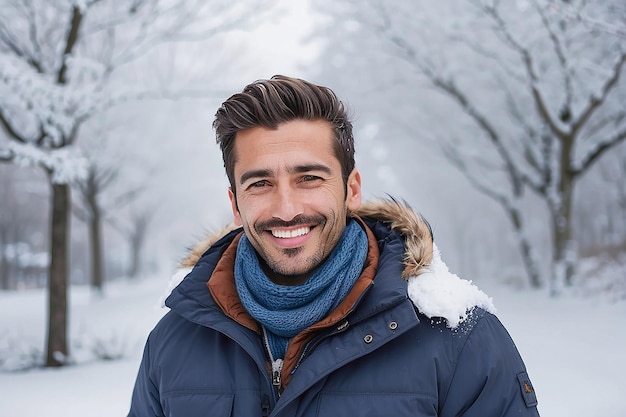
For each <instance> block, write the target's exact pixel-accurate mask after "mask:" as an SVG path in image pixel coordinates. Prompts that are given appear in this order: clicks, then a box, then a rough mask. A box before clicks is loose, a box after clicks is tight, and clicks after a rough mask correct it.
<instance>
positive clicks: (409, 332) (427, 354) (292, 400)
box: [128, 201, 539, 417]
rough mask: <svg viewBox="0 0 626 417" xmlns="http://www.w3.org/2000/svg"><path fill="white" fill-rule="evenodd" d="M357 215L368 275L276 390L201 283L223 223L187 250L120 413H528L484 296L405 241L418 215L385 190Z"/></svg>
mask: <svg viewBox="0 0 626 417" xmlns="http://www.w3.org/2000/svg"><path fill="white" fill-rule="evenodd" d="M359 215H361V216H362V218H363V220H364V221H365V223H366V224H367V226H368V227H369V228H370V229H371V230H372V232H373V233H374V235H375V236H376V238H377V240H378V245H379V249H380V256H379V262H378V271H377V274H376V277H375V279H374V285H372V286H371V287H370V288H369V289H368V290H367V292H366V293H365V294H364V295H363V297H362V298H361V300H360V301H359V304H358V305H357V306H356V308H355V309H354V311H352V312H351V313H350V314H349V315H348V316H347V318H346V320H345V322H342V323H341V324H339V325H338V326H337V327H334V328H331V329H328V330H327V331H324V332H322V333H321V334H319V335H317V336H316V337H315V338H314V339H313V340H311V341H310V342H309V344H308V345H307V348H306V350H305V354H303V355H302V358H301V359H300V362H299V364H298V366H297V367H296V368H295V369H294V371H293V372H292V379H291V381H290V383H289V385H287V387H286V389H285V391H284V392H283V393H282V395H280V396H278V394H277V392H276V390H275V389H274V386H273V385H272V381H271V378H270V374H269V372H268V362H267V357H266V354H265V350H264V347H263V343H262V339H261V337H260V335H259V334H258V333H257V332H255V331H253V330H251V329H249V328H247V327H244V326H241V325H239V324H237V323H236V322H234V321H233V320H231V319H229V318H228V317H226V316H225V315H224V313H223V312H222V311H221V309H220V308H219V306H217V305H216V304H215V302H214V301H213V299H212V297H211V294H210V292H209V291H208V289H207V286H206V283H207V281H208V280H209V278H210V277H211V274H212V272H213V269H214V268H215V265H216V264H217V261H218V260H219V259H220V256H221V254H222V253H223V251H224V250H225V249H226V247H227V246H228V245H229V243H230V242H231V241H232V239H233V238H234V237H235V235H236V234H237V233H238V231H232V232H229V233H227V234H226V235H225V236H223V237H221V238H220V239H219V240H217V241H214V239H213V240H211V241H209V242H206V243H205V245H206V246H207V247H208V246H210V247H209V248H208V250H206V252H205V251H204V248H201V250H197V251H196V252H195V254H192V256H191V258H190V259H188V260H187V263H188V264H193V269H192V270H191V272H189V274H187V275H186V277H185V278H184V280H182V282H180V284H178V285H177V286H176V287H175V288H174V289H173V291H172V293H171V295H170V296H169V297H168V298H167V301H166V304H167V306H168V307H170V309H171V311H169V312H168V313H167V314H166V315H165V316H164V317H163V319H162V320H161V321H160V322H159V323H158V324H157V326H156V327H155V329H154V330H153V331H152V332H151V333H150V335H149V337H148V341H147V343H146V346H145V350H144V356H143V359H142V362H141V365H140V369H139V373H138V376H137V382H136V385H135V389H134V391H133V396H132V403H131V408H130V412H129V414H128V415H129V417H147V416H185V417H195V416H209V415H210V416H242V417H248V416H276V417H278V416H282V417H287V416H289V417H293V416H298V417H300V416H302V417H305V416H306V417H308V416H350V417H354V416H395V417H402V416H413V417H426V416H433V417H434V416H439V417H452V416H462V417H512V416H525V417H536V416H538V415H539V414H538V411H537V408H536V404H537V401H536V397H535V393H534V390H533V388H532V384H531V382H530V379H529V378H528V375H527V373H526V369H525V366H524V363H523V361H522V359H521V357H520V355H519V353H518V351H517V349H516V347H515V345H514V343H513V341H512V340H511V338H510V337H509V334H508V333H507V331H506V330H505V328H504V327H503V326H502V324H501V323H500V321H499V320H498V319H497V318H496V316H495V315H494V314H492V311H493V304H492V303H491V300H490V299H489V298H488V297H486V296H485V295H484V294H483V293H482V292H480V291H479V290H478V289H477V288H475V287H474V286H473V285H471V283H469V282H467V281H464V280H461V279H459V278H458V277H456V276H455V275H453V274H450V273H449V272H448V270H447V268H446V267H445V264H443V263H442V262H441V260H440V258H439V256H438V251H437V250H436V247H435V248H434V250H433V246H432V241H430V244H426V246H423V245H422V244H421V243H420V242H417V243H416V242H411V240H410V239H411V236H410V234H411V233H412V232H413V231H415V230H416V229H414V228H416V227H417V228H420V230H422V232H423V225H424V224H423V223H422V224H421V225H415V224H414V223H416V222H417V223H419V222H422V220H421V218H419V216H417V215H416V214H415V213H413V212H412V211H410V210H409V209H408V208H407V207H406V206H404V205H402V204H398V203H397V202H394V201H385V202H379V203H376V204H373V205H366V206H365V208H364V210H362V211H360V212H359ZM407 227H408V228H407ZM407 236H409V238H407ZM421 238H423V236H422V237H421ZM211 243H212V244H211ZM427 243H428V242H427ZM424 248H426V255H424V254H423V253H422V254H417V256H416V252H419V251H423V250H424ZM429 248H430V249H429ZM424 259H425V260H426V262H424ZM187 266H191V265H187ZM403 278H404V279H403ZM437 279H440V282H439V283H440V284H441V285H439V286H437V285H436V284H437V281H436V280H437Z"/></svg>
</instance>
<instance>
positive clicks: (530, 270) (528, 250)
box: [507, 207, 541, 288]
mask: <svg viewBox="0 0 626 417" xmlns="http://www.w3.org/2000/svg"><path fill="white" fill-rule="evenodd" d="M507 211H508V214H509V217H510V219H511V222H512V223H513V227H514V229H515V234H516V236H517V243H518V245H519V250H520V254H521V255H522V261H523V262H524V269H525V270H526V274H527V275H528V279H529V280H530V285H531V287H533V288H541V276H540V273H539V267H538V262H537V259H536V258H535V256H534V254H533V250H532V245H531V244H530V242H529V240H528V237H527V236H526V233H525V230H524V226H523V222H522V217H521V214H520V212H519V211H517V210H515V209H512V208H511V207H509V208H507Z"/></svg>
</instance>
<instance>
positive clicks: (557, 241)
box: [550, 178, 578, 295]
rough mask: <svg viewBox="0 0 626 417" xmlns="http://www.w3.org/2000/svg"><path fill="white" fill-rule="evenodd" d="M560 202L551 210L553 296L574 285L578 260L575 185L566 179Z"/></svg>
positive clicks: (563, 182)
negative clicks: (575, 229) (573, 230)
mask: <svg viewBox="0 0 626 417" xmlns="http://www.w3.org/2000/svg"><path fill="white" fill-rule="evenodd" d="M561 183H562V187H561V192H560V201H559V202H558V203H557V204H556V205H554V206H553V207H551V208H550V215H551V219H550V220H551V223H552V285H551V290H550V292H551V294H552V295H558V294H559V293H560V292H561V291H562V290H563V288H564V287H565V286H570V285H571V284H572V278H573V276H574V272H575V266H576V262H577V260H578V259H577V258H578V254H577V252H576V248H575V245H574V241H573V239H572V227H571V223H572V218H571V217H572V193H573V183H572V181H571V179H568V178H565V179H564V180H563V181H562V182H561Z"/></svg>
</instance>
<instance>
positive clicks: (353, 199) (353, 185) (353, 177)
mask: <svg viewBox="0 0 626 417" xmlns="http://www.w3.org/2000/svg"><path fill="white" fill-rule="evenodd" d="M346 189H347V195H346V206H347V208H348V210H349V211H355V210H357V209H358V208H359V207H361V197H362V195H361V174H360V173H359V171H358V170H357V169H356V168H354V169H353V170H352V172H351V173H350V175H349V176H348V182H347V184H346Z"/></svg>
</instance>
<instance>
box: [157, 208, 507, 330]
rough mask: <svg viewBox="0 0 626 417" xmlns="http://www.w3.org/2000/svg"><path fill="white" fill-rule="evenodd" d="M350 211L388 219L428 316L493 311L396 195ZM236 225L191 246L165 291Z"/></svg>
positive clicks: (452, 321)
mask: <svg viewBox="0 0 626 417" xmlns="http://www.w3.org/2000/svg"><path fill="white" fill-rule="evenodd" d="M354 214H356V215H358V216H359V217H363V218H369V219H374V220H378V221H383V222H387V223H389V225H390V227H391V228H392V229H393V230H395V231H396V232H398V233H400V234H401V235H402V236H403V237H404V240H405V247H406V252H405V256H404V271H403V274H402V277H403V278H404V279H406V280H407V293H408V296H409V298H410V299H411V301H412V302H413V304H415V306H416V307H417V309H418V310H419V311H420V312H421V313H423V314H424V315H426V316H427V317H429V318H431V319H438V318H442V319H445V320H446V323H447V325H448V327H450V328H456V327H457V326H458V325H459V324H461V323H462V322H463V321H464V320H465V319H466V318H467V317H468V315H469V314H470V313H471V311H472V310H473V309H474V308H476V307H480V308H483V309H485V310H487V311H489V312H491V313H495V307H494V305H493V302H492V299H491V298H490V297H488V296H487V295H486V294H485V293H483V292H482V291H481V290H479V289H478V287H476V286H475V285H474V284H472V282H471V281H467V280H464V279H461V278H459V277H458V276H457V275H455V274H452V273H450V271H449V270H448V267H447V266H446V264H445V263H444V262H443V261H442V260H441V255H440V253H439V249H438V248H437V246H436V245H435V244H434V243H433V234H432V230H431V228H430V225H429V224H428V222H427V221H426V220H425V219H424V218H423V217H422V216H421V215H420V214H418V213H417V212H415V211H414V210H413V209H412V208H411V207H410V206H409V205H408V204H407V203H405V202H399V201H397V200H395V199H381V200H375V201H371V202H367V203H364V204H363V205H362V206H361V207H360V208H359V209H358V210H357V211H356V212H355V213H354ZM235 228H236V226H235V225H234V224H230V225H228V226H227V227H225V228H224V229H222V230H221V231H219V232H218V233H214V234H212V235H211V236H209V237H207V238H206V239H204V240H203V241H201V242H200V243H198V244H197V245H196V246H195V247H194V248H192V249H191V250H190V251H189V253H188V255H187V256H186V257H185V258H184V259H183V260H182V261H181V263H180V269H179V271H178V272H177V273H176V274H175V275H174V276H173V277H172V280H171V282H170V286H169V290H168V292H167V294H168V295H169V293H170V292H171V290H172V289H174V287H176V286H177V285H178V283H180V281H182V279H183V278H184V277H185V276H186V275H187V274H188V273H189V271H190V270H191V268H193V266H194V265H195V264H196V263H197V262H198V260H199V259H200V257H201V256H202V254H203V253H204V252H205V251H206V250H207V249H208V248H209V247H210V246H211V244H213V243H214V242H216V241H217V240H219V239H220V238H221V237H222V236H224V235H225V234H227V233H228V232H230V231H232V230H234V229H235ZM163 300H164V299H163Z"/></svg>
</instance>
